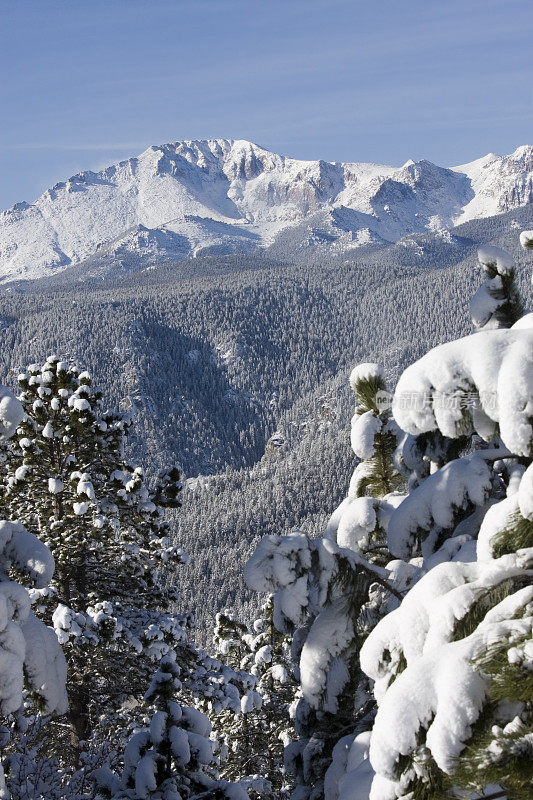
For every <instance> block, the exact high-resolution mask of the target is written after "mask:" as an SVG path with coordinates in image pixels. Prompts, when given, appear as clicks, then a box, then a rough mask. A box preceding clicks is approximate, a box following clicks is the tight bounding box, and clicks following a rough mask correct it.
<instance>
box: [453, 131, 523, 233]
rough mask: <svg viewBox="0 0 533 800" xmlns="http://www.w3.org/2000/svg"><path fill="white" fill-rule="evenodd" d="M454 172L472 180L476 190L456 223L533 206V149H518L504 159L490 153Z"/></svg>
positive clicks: (457, 168)
mask: <svg viewBox="0 0 533 800" xmlns="http://www.w3.org/2000/svg"><path fill="white" fill-rule="evenodd" d="M454 170H455V171H456V172H458V173H463V174H465V175H466V176H467V177H468V179H469V181H470V185H471V186H472V189H473V191H474V197H473V198H472V200H471V201H470V202H469V203H468V204H467V205H466V206H465V207H464V209H463V213H462V214H461V216H460V217H459V218H458V219H457V220H456V224H460V223H461V222H468V221H469V220H471V219H479V218H482V217H492V216H495V215H496V214H502V213H503V212H504V211H511V210H512V209H513V208H517V207H518V206H525V205H527V204H528V203H533V147H530V146H527V145H525V146H522V147H518V148H517V149H516V150H515V151H514V153H511V155H510V156H503V158H502V157H501V156H496V155H494V153H489V154H488V155H486V156H484V158H478V159H477V160H476V161H472V162H471V163H470V164H463V165H462V166H460V167H454Z"/></svg>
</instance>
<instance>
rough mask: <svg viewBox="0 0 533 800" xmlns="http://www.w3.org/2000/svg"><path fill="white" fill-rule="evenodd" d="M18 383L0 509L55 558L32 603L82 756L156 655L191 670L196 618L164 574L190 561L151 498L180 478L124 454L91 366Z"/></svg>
mask: <svg viewBox="0 0 533 800" xmlns="http://www.w3.org/2000/svg"><path fill="white" fill-rule="evenodd" d="M19 383H20V386H21V389H22V393H21V395H20V401H21V403H22V405H23V407H24V411H25V412H26V418H25V419H24V421H23V422H21V424H20V426H19V427H18V429H17V435H16V439H14V441H13V442H11V443H10V444H9V446H8V449H7V451H6V462H5V465H4V494H3V497H2V505H3V508H4V512H5V513H7V514H12V515H14V516H16V517H17V518H18V519H20V520H22V521H23V522H24V523H25V525H26V526H27V527H28V530H30V531H34V532H35V533H38V534H39V535H40V536H41V537H42V538H43V539H44V541H45V542H46V544H47V545H48V546H49V548H50V550H51V551H52V553H53V555H54V558H55V561H56V575H55V576H54V579H53V580H52V581H51V583H50V588H48V589H45V590H44V591H43V592H42V593H41V596H40V597H39V598H38V602H37V605H36V610H37V613H38V614H39V615H40V616H42V617H43V619H44V620H46V621H47V622H52V624H53V626H54V628H55V630H56V633H57V635H58V638H59V641H60V642H61V644H62V645H63V647H64V650H65V654H66V657H67V662H68V689H69V712H68V719H69V724H70V728H71V745H72V747H73V751H74V754H73V758H74V761H75V762H76V761H78V760H79V755H80V742H81V741H83V740H86V739H88V738H89V736H90V735H91V733H92V732H94V730H95V726H96V725H97V722H98V720H99V719H103V720H104V721H110V720H112V719H113V714H114V713H115V712H117V711H118V709H119V708H120V706H121V704H122V703H123V702H124V701H125V700H128V701H129V702H130V703H131V699H132V698H135V697H137V696H139V695H140V696H142V685H143V683H144V685H146V681H147V680H148V677H149V675H150V672H151V671H152V669H153V663H154V662H155V663H156V662H157V661H158V660H159V659H160V658H161V657H162V656H163V655H165V654H167V653H170V652H179V653H180V654H181V656H182V660H183V661H184V663H188V662H189V663H190V664H191V669H194V665H195V659H196V656H195V652H196V651H195V650H194V648H192V647H191V646H190V645H189V643H188V641H187V635H188V634H187V630H188V627H189V625H190V620H189V618H188V617H187V616H179V615H176V614H173V613H170V608H171V605H172V603H173V602H174V600H175V592H174V591H173V590H167V589H166V588H165V583H164V581H163V580H161V578H160V571H161V570H162V569H164V568H166V567H167V566H170V565H171V564H176V563H182V562H183V561H184V560H185V559H184V556H183V553H182V551H181V550H179V549H178V548H176V547H175V546H174V545H172V544H171V542H170V539H169V536H168V534H169V527H168V523H166V522H165V521H164V519H163V515H162V510H161V509H160V508H159V507H158V506H157V505H156V504H155V503H154V498H155V497H158V499H159V500H160V501H161V500H162V501H163V502H165V503H169V504H176V503H177V502H179V501H178V499H177V498H178V494H179V490H180V488H181V485H180V484H179V481H178V480H177V475H176V473H175V472H172V473H170V472H169V473H165V474H164V475H163V476H161V482H160V484H159V485H158V486H157V487H156V490H155V492H152V493H151V492H149V491H148V489H147V487H146V485H145V483H144V478H143V474H142V470H140V468H133V467H131V466H130V465H129V464H128V463H127V462H126V461H125V456H124V442H125V434H126V432H127V430H128V428H129V425H130V423H129V421H128V419H127V418H125V417H124V416H122V415H120V414H117V413H115V412H111V411H108V410H106V409H105V408H104V406H103V401H102V396H101V393H100V392H99V391H98V390H97V389H95V388H94V387H93V386H92V382H91V379H90V376H89V375H88V374H87V373H86V372H82V373H81V374H80V373H79V371H78V369H77V368H76V367H75V366H69V365H68V364H66V363H65V362H61V361H59V360H58V359H57V358H54V357H52V358H49V359H48V360H47V361H46V363H45V364H44V365H43V366H42V367H40V366H38V365H33V366H31V367H29V368H28V370H27V372H25V373H23V374H22V375H20V376H19ZM104 724H105V722H104ZM57 736H58V739H59V738H60V737H59V733H57Z"/></svg>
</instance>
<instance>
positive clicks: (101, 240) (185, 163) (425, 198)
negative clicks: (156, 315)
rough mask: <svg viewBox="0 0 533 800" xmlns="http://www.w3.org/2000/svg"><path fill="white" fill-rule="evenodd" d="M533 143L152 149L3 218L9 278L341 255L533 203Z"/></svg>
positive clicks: (4, 273) (211, 143) (0, 244)
mask: <svg viewBox="0 0 533 800" xmlns="http://www.w3.org/2000/svg"><path fill="white" fill-rule="evenodd" d="M532 180H533V148H532V147H527V146H526V147H521V148H518V150H516V152H515V153H513V154H512V155H511V156H504V157H500V156H494V155H489V156H486V157H485V158H482V159H479V160H478V161H474V162H472V163H471V164H465V165H463V166H461V167H456V168H454V169H445V168H443V167H438V166H436V165H435V164H432V163H431V162H429V161H418V162H413V161H408V162H407V163H406V164H404V165H403V166H402V167H398V168H396V167H388V166H381V165H375V164H359V163H350V164H342V163H329V162H325V161H299V160H297V159H292V158H287V157H285V156H281V155H277V154H276V153H271V152H269V151H267V150H264V149H263V148H261V147H259V146H257V145H254V144H252V143H250V142H247V141H241V140H239V141H233V140H228V139H210V140H206V141H182V142H176V143H174V144H166V145H161V146H159V147H149V148H148V149H147V150H146V151H145V152H144V153H142V154H141V155H140V156H138V157H137V158H130V159H128V160H127V161H122V162H120V163H119V164H116V165H114V166H111V167H108V168H107V169H104V170H102V171H101V172H98V173H95V172H82V173H80V174H78V175H75V176H74V177H72V178H70V179H69V180H68V181H66V182H62V183H58V184H56V185H55V186H53V187H52V188H51V189H48V190H47V191H46V192H45V193H44V194H43V195H42V196H41V197H40V198H39V199H38V200H36V202H35V203H33V204H31V205H30V204H28V203H18V204H16V205H15V206H13V208H11V209H9V210H8V211H5V212H4V213H3V214H2V215H1V217H0V280H4V281H5V280H14V279H25V278H26V279H33V278H38V277H43V276H46V275H51V274H53V273H55V272H57V271H59V270H63V269H66V268H67V267H68V266H69V265H71V264H76V263H79V262H81V261H83V260H84V259H87V258H89V257H93V259H94V257H98V252H104V251H105V252H106V253H107V254H109V253H110V252H111V253H112V255H114V256H116V257H117V258H121V257H127V256H128V255H133V256H135V257H136V258H137V261H138V262H139V261H140V262H142V261H143V258H144V256H145V255H146V256H147V257H148V256H150V257H151V258H152V259H153V258H156V257H157V256H158V255H160V256H164V257H169V258H173V259H183V258H189V257H191V256H195V255H200V254H207V253H229V252H250V251H253V250H255V249H257V248H267V247H270V246H272V245H276V243H277V244H278V250H279V247H280V246H281V245H282V243H283V242H284V241H293V240H294V238H293V239H291V237H290V236H289V238H288V239H287V232H290V231H291V230H294V231H295V233H297V235H298V237H299V239H298V242H299V246H300V247H302V246H303V247H308V248H311V249H312V248H313V247H315V246H316V245H317V244H318V245H320V247H321V248H324V247H326V248H327V249H330V250H332V251H333V252H335V251H337V252H339V251H341V252H343V251H348V250H350V249H353V248H355V247H358V246H361V245H368V244H373V243H379V242H384V241H385V242H394V241H397V240H398V239H400V238H401V237H402V236H405V235H406V234H409V233H413V232H422V231H424V230H438V229H442V228H448V227H451V226H453V225H455V224H458V223H460V222H464V221H466V220H469V219H473V218H477V217H484V216H488V215H493V214H497V213H500V212H503V211H507V210H510V209H512V208H515V207H517V206H522V205H526V204H528V203H531V202H532V196H533V190H532Z"/></svg>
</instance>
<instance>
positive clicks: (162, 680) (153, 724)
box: [95, 657, 247, 800]
mask: <svg viewBox="0 0 533 800" xmlns="http://www.w3.org/2000/svg"><path fill="white" fill-rule="evenodd" d="M181 690H182V684H181V681H180V669H179V667H178V665H177V664H176V663H175V661H173V659H171V658H168V657H164V658H163V659H162V660H161V662H160V665H159V669H158V670H157V672H156V673H155V675H154V677H153V679H152V682H151V684H150V686H149V688H148V691H147V692H146V694H145V698H144V699H145V702H146V703H147V704H148V709H147V711H148V720H147V721H148V724H147V726H146V727H144V728H141V729H139V730H136V731H135V732H134V733H133V735H132V737H131V738H130V740H129V742H128V744H127V746H126V748H125V751H124V767H123V770H122V773H121V775H120V776H117V775H116V774H114V773H113V772H111V771H110V770H109V769H102V770H99V771H98V772H97V773H96V776H95V777H96V781H97V784H98V785H99V787H100V790H101V793H102V797H109V798H113V800H188V798H192V797H195V798H205V800H207V798H210V799H211V800H223V798H226V797H227V798H232V800H246V797H247V795H246V792H245V791H244V790H243V789H241V788H240V787H238V786H237V785H231V786H230V785H229V784H228V783H227V782H225V781H219V780H215V779H214V778H213V777H211V775H210V774H209V773H210V771H214V770H215V768H216V765H217V759H216V757H215V745H216V742H215V741H214V740H213V739H212V738H211V724H210V722H209V719H208V717H207V716H206V715H205V714H202V713H201V712H200V711H199V710H198V709H196V708H192V707H190V706H185V705H181V704H179V703H178V702H177V701H176V697H177V696H178V695H179V694H180V692H181Z"/></svg>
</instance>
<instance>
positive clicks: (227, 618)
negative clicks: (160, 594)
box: [213, 598, 297, 800]
mask: <svg viewBox="0 0 533 800" xmlns="http://www.w3.org/2000/svg"><path fill="white" fill-rule="evenodd" d="M213 642H214V644H215V646H216V649H217V652H216V655H217V657H218V658H219V659H220V660H221V661H222V662H224V663H226V664H228V666H230V667H232V668H233V669H235V670H238V669H245V670H247V671H248V672H250V673H251V674H252V675H253V676H254V677H255V679H256V685H255V690H254V691H253V692H249V693H248V694H247V695H246V696H244V697H243V698H242V704H241V713H240V714H237V715H236V714H232V712H231V711H227V712H225V713H223V714H221V715H219V716H217V717H215V718H214V719H213V725H214V729H215V732H216V734H217V736H218V738H219V739H222V740H224V742H225V758H224V761H223V764H222V771H221V774H222V776H223V777H225V778H228V779H229V780H241V781H242V780H243V779H244V784H245V785H247V787H248V790H249V793H250V797H252V798H265V800H267V798H272V799H274V798H275V799H276V800H277V799H278V798H282V797H287V796H288V794H289V792H290V788H291V780H290V777H289V776H288V775H287V774H286V772H285V770H284V756H283V753H284V747H285V746H286V745H287V744H288V743H289V742H290V741H291V740H292V739H293V738H294V730H293V726H292V721H291V718H290V709H291V705H292V704H293V702H294V699H295V695H296V690H297V683H296V680H295V678H294V664H293V663H292V659H291V643H290V638H289V637H288V636H287V635H286V634H282V633H280V632H279V631H278V630H276V627H275V625H274V603H273V600H272V598H269V599H268V600H267V601H266V603H264V604H263V606H262V608H261V616H260V617H259V618H258V619H256V620H255V621H254V622H253V624H252V627H251V630H248V628H247V627H246V626H245V625H243V624H242V623H240V622H238V621H236V620H235V619H234V618H233V617H232V615H231V614H229V613H228V612H225V613H223V614H217V624H216V628H215V632H214V637H213Z"/></svg>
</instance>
